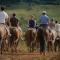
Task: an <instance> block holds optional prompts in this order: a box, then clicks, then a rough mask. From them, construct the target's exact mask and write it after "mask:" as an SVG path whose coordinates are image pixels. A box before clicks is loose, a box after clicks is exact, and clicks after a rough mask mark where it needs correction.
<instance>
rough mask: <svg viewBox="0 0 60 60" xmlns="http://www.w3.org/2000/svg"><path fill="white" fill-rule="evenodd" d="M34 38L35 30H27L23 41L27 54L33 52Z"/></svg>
mask: <svg viewBox="0 0 60 60" xmlns="http://www.w3.org/2000/svg"><path fill="white" fill-rule="evenodd" d="M36 37H37V33H36V29H35V28H28V30H27V31H26V32H25V40H26V44H27V46H28V49H29V52H34V47H35V42H36Z"/></svg>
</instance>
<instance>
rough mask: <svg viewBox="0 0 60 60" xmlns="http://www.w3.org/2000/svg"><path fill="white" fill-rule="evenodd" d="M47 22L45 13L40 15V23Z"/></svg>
mask: <svg viewBox="0 0 60 60" xmlns="http://www.w3.org/2000/svg"><path fill="white" fill-rule="evenodd" d="M48 22H49V17H48V16H47V15H42V16H40V23H41V24H48Z"/></svg>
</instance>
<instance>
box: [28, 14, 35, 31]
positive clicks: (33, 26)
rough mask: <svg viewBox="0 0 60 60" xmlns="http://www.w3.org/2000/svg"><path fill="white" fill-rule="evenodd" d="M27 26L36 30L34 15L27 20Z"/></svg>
mask: <svg viewBox="0 0 60 60" xmlns="http://www.w3.org/2000/svg"><path fill="white" fill-rule="evenodd" d="M28 28H29V29H32V30H34V31H35V32H36V20H35V17H34V16H33V15H32V16H31V17H30V19H29V21H28Z"/></svg>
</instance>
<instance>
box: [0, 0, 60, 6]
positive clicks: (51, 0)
mask: <svg viewBox="0 0 60 60" xmlns="http://www.w3.org/2000/svg"><path fill="white" fill-rule="evenodd" d="M21 2H24V3H29V4H31V3H36V4H56V5H60V0H0V5H10V4H17V3H19V4H20V3H21Z"/></svg>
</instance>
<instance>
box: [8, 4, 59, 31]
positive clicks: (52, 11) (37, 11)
mask: <svg viewBox="0 0 60 60" xmlns="http://www.w3.org/2000/svg"><path fill="white" fill-rule="evenodd" d="M28 8H29V7H28V6H27V5H26V4H25V6H23V5H22V6H14V7H10V8H8V9H7V12H8V14H9V15H11V14H12V13H13V12H15V13H16V15H17V17H18V18H19V21H20V23H21V27H22V29H23V31H25V30H26V28H27V25H28V24H27V22H28V19H29V16H30V15H34V16H35V18H36V20H37V24H39V16H40V15H41V13H42V11H44V10H46V11H47V14H48V16H49V17H50V19H51V18H54V20H58V21H59V22H60V5H33V6H32V9H30V10H29V9H28Z"/></svg>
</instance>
